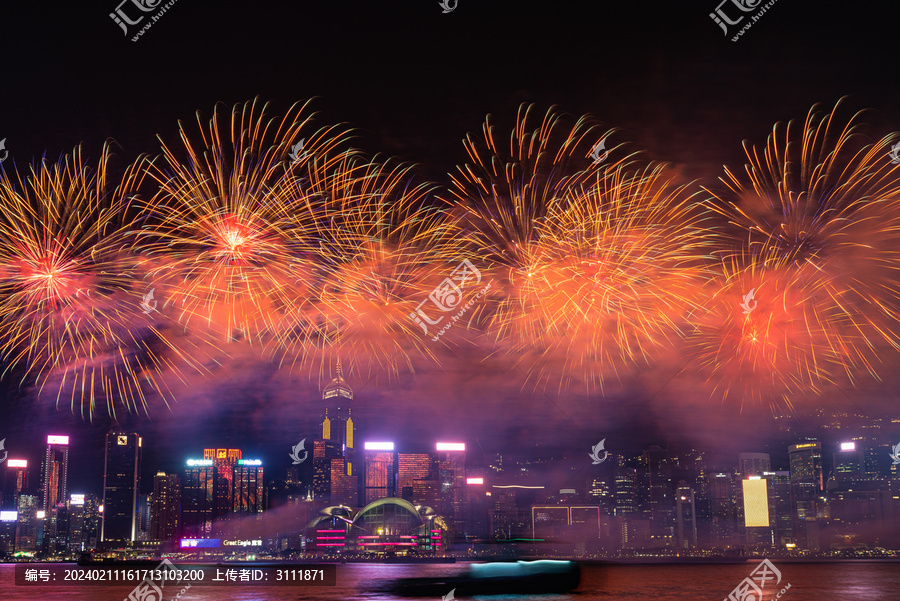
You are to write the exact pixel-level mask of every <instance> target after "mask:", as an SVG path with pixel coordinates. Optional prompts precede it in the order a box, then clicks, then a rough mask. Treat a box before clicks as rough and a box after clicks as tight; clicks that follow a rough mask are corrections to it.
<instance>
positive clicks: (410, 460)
mask: <svg viewBox="0 0 900 601" xmlns="http://www.w3.org/2000/svg"><path fill="white" fill-rule="evenodd" d="M434 463H435V458H434V456H432V455H431V454H429V453H400V454H399V455H397V465H398V475H397V492H398V493H399V494H398V496H399V497H401V498H403V499H406V500H407V501H412V502H413V503H414V504H416V503H421V500H420V499H416V498H415V495H414V494H413V493H414V489H415V487H414V483H415V481H416V480H429V479H432V476H433V472H434V469H435V466H434Z"/></svg>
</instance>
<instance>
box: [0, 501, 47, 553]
mask: <svg viewBox="0 0 900 601" xmlns="http://www.w3.org/2000/svg"><path fill="white" fill-rule="evenodd" d="M3 513H6V512H3ZM13 513H14V514H15V513H16V512H13ZM46 515H47V514H46V512H45V511H44V510H43V509H41V506H40V505H39V500H38V497H37V496H35V495H21V496H19V507H18V514H17V516H16V523H13V524H12V526H13V536H14V538H15V551H16V552H20V553H36V552H37V551H38V550H40V549H41V547H42V546H43V536H44V519H45V516H46Z"/></svg>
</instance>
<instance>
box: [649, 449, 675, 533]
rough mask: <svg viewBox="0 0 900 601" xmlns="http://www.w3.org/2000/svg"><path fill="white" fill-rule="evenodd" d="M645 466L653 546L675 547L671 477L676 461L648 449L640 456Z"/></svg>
mask: <svg viewBox="0 0 900 601" xmlns="http://www.w3.org/2000/svg"><path fill="white" fill-rule="evenodd" d="M643 458H644V462H645V463H646V465H647V476H648V484H649V486H648V492H649V496H648V498H647V503H646V513H647V515H648V517H649V518H650V536H651V539H652V540H653V546H656V547H662V546H670V545H672V544H674V542H675V541H674V539H675V482H673V475H674V471H675V468H676V467H677V463H678V460H677V457H676V456H675V455H674V454H672V453H670V452H669V451H668V450H665V449H661V448H659V447H658V446H651V447H650V448H649V449H647V450H645V451H644V453H643Z"/></svg>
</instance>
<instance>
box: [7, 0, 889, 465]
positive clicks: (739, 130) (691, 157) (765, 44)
mask: <svg viewBox="0 0 900 601" xmlns="http://www.w3.org/2000/svg"><path fill="white" fill-rule="evenodd" d="M116 5H117V0H110V1H108V2H105V1H103V0H100V1H97V2H91V3H89V4H86V3H72V2H66V3H37V2H16V3H5V4H4V7H3V9H2V10H3V12H2V17H0V39H2V40H3V44H2V46H3V48H4V57H3V58H4V60H3V68H2V84H0V139H2V138H6V148H7V149H8V150H9V152H10V156H11V159H12V161H14V162H15V165H17V166H19V167H22V166H24V165H26V164H27V163H29V162H30V161H31V160H32V159H33V158H36V157H40V156H41V155H42V154H44V153H46V155H47V156H48V157H50V158H56V157H58V156H59V155H60V154H61V153H63V152H67V151H70V150H71V149H72V148H73V146H75V145H76V144H78V143H79V142H84V143H85V144H86V147H87V149H88V150H89V151H91V150H93V151H94V152H95V153H96V151H97V149H99V147H100V145H101V144H102V142H103V141H104V140H105V139H107V138H114V139H115V140H116V141H117V142H118V143H119V144H120V145H121V147H122V150H121V154H122V158H123V159H124V161H123V162H126V161H130V160H133V159H134V158H136V157H137V156H138V155H139V154H141V153H145V152H146V153H156V152H157V151H158V142H157V140H156V138H155V136H156V135H157V134H159V135H161V136H162V137H163V138H164V139H166V140H172V139H174V138H175V135H176V131H177V121H178V120H179V119H181V120H186V121H193V120H194V112H195V111H197V110H201V111H202V112H203V113H204V114H205V115H209V113H210V112H211V109H212V107H213V106H214V105H215V103H217V102H223V103H225V104H226V105H229V106H230V105H232V104H234V103H237V102H242V101H245V100H249V99H251V98H253V97H255V96H259V97H260V98H261V99H263V100H267V101H271V102H272V103H273V105H274V107H275V108H276V112H277V110H283V109H285V108H286V107H288V106H289V105H290V104H292V103H294V102H296V101H298V100H305V99H307V98H310V97H314V96H315V97H318V100H317V102H316V104H315V108H316V109H317V110H319V111H320V112H321V113H322V117H321V119H322V122H323V123H336V122H346V123H349V124H350V125H352V126H354V127H357V128H359V130H360V132H361V134H362V138H361V140H360V142H359V144H360V146H362V147H363V148H365V149H366V150H368V151H370V152H373V153H375V152H381V153H386V154H388V155H393V156H398V157H400V158H403V159H405V160H409V161H413V162H417V163H419V164H420V165H421V169H420V172H421V173H422V174H423V175H424V176H425V177H428V178H431V179H433V180H436V181H438V182H440V183H445V182H446V181H447V178H446V174H447V173H448V172H450V171H452V170H453V168H454V165H455V164H456V163H458V162H461V161H463V160H464V157H465V155H464V152H463V147H462V144H461V143H460V142H461V140H462V138H463V137H464V135H465V134H466V133H467V132H469V131H479V130H480V127H481V123H482V121H483V119H484V116H485V115H486V114H487V113H493V114H495V115H496V116H497V117H498V119H499V120H500V122H501V123H504V124H507V126H509V125H511V123H512V121H513V119H514V117H515V113H516V108H517V107H518V105H519V104H520V103H523V102H535V103H537V104H538V105H539V107H540V108H541V110H544V109H546V108H548V107H549V106H551V105H558V106H559V108H560V109H561V110H563V111H567V112H569V113H572V114H575V115H581V114H584V113H591V114H592V115H594V116H595V117H596V118H598V119H599V120H600V121H601V122H602V123H603V125H604V126H606V127H618V128H621V129H622V130H623V132H624V133H623V136H624V137H625V138H627V139H628V140H629V141H631V142H632V143H633V144H634V145H635V147H637V148H641V149H644V150H645V151H646V152H647V155H648V156H649V157H650V158H653V159H659V160H665V161H670V162H673V163H675V164H676V165H677V166H678V167H679V169H680V172H681V174H682V175H683V176H685V177H687V178H706V179H707V180H714V179H715V177H717V176H718V175H719V173H720V169H721V166H722V165H723V164H730V165H740V164H741V160H742V150H741V141H742V140H743V139H750V140H752V141H754V142H764V140H765V137H766V135H767V134H768V133H769V131H770V130H771V127H772V125H773V124H774V123H775V122H776V121H779V120H788V119H793V118H802V117H804V116H805V115H806V113H807V111H808V110H809V108H810V107H811V106H812V105H813V104H814V103H817V102H821V103H824V104H825V105H826V106H831V105H833V104H834V103H835V102H836V101H837V100H838V99H839V98H841V97H842V96H848V97H849V98H848V100H847V102H848V106H849V107H850V109H851V110H852V111H856V110H862V109H871V113H870V114H869V117H868V119H867V123H868V124H869V125H871V127H872V128H873V130H874V131H876V132H880V133H879V135H883V134H884V133H887V132H889V131H895V130H900V85H898V83H897V78H896V69H895V68H894V66H893V65H894V64H895V62H896V61H895V58H896V56H897V35H896V12H895V8H894V7H893V6H892V5H891V4H890V3H884V2H852V3H850V2H817V3H810V2H799V1H797V0H778V2H776V3H775V4H774V6H773V7H772V8H771V9H769V11H768V12H767V13H766V14H765V15H763V17H762V18H761V19H760V20H759V21H758V22H757V23H755V24H754V25H753V27H752V28H751V29H750V30H748V31H747V32H746V33H745V34H744V35H743V37H742V38H741V39H740V40H739V41H737V42H732V41H731V40H730V35H729V37H725V36H724V35H723V33H722V31H721V29H720V28H719V27H718V26H717V25H716V24H715V23H714V22H713V21H712V19H710V17H709V13H710V12H712V11H713V10H714V9H715V8H716V0H709V1H699V2H688V3H686V2H654V1H645V2H631V1H629V2H542V3H537V2H512V1H508V2H499V1H498V2H495V1H490V0H479V1H477V2H476V1H475V0H459V3H458V6H457V8H456V9H455V10H454V11H453V12H451V13H449V14H442V13H441V9H440V7H439V6H438V1H437V0H421V1H417V2H346V1H341V0H335V1H329V2H318V3H313V2H296V1H287V2H266V1H256V2H236V1H228V0H224V1H217V2H203V1H200V0H178V1H177V2H176V3H175V4H174V6H172V7H171V8H170V9H169V10H168V12H167V13H166V14H164V15H163V16H162V18H161V19H160V20H159V21H158V22H157V23H155V24H154V26H153V27H152V28H151V29H149V30H148V31H147V32H146V33H145V34H144V35H143V36H142V37H141V38H140V39H139V40H138V41H137V42H132V41H131V40H130V36H131V35H133V33H130V34H129V36H128V37H126V36H124V35H123V33H122V30H121V29H120V28H119V27H118V26H117V25H116V24H115V23H114V22H113V21H112V19H110V17H109V16H108V15H109V13H110V12H112V11H113V10H114V9H115V7H116ZM138 29H139V27H133V28H132V32H136V31H137V30H138ZM507 130H508V127H507ZM4 168H6V169H11V168H12V162H7V163H5V164H4ZM472 355H474V353H473V354H472ZM230 361H231V363H230V364H229V365H228V368H227V376H225V375H224V374H219V377H218V379H217V380H216V381H215V383H211V382H204V383H202V384H201V383H194V382H192V383H191V385H190V386H188V387H187V388H186V389H185V390H184V391H182V393H183V394H182V396H181V399H182V400H181V402H180V403H179V405H177V406H176V407H174V408H173V411H172V412H165V411H163V412H160V413H157V414H155V415H154V416H153V420H152V421H148V420H147V419H146V418H129V419H128V420H126V423H128V425H130V426H132V427H135V428H137V429H139V430H141V431H142V432H146V436H147V438H148V441H152V443H151V444H150V446H149V447H148V450H147V460H148V461H147V463H148V465H150V464H151V463H152V464H154V465H159V466H160V467H163V468H166V469H171V468H173V467H175V465H177V464H178V463H180V461H181V460H182V459H183V458H185V457H187V456H188V455H192V454H197V453H198V451H199V450H200V449H201V448H202V446H203V445H207V444H208V445H215V446H240V447H243V448H244V449H245V450H246V452H247V453H248V454H249V455H254V454H258V455H260V456H264V457H265V458H266V459H267V460H271V461H280V460H282V459H284V458H283V457H282V455H284V454H285V453H286V452H287V449H288V446H289V444H288V443H289V441H293V442H290V444H293V443H295V442H296V441H298V440H299V439H300V438H302V437H304V436H307V437H311V436H312V433H311V432H310V428H311V425H312V421H313V420H314V419H315V418H317V417H318V406H317V404H316V401H315V399H316V396H317V394H318V393H317V390H316V386H315V385H314V384H310V383H308V382H306V381H299V383H298V381H297V380H292V379H291V377H290V376H289V375H288V374H286V373H284V372H283V371H282V372H278V371H277V370H275V369H274V368H272V367H271V366H270V365H269V364H267V363H265V362H263V361H260V360H258V359H255V358H254V357H253V356H252V353H247V354H246V355H245V354H242V351H241V350H238V351H236V352H235V353H233V356H232V357H231V359H230ZM508 369H509V365H508V364H506V363H504V362H502V361H499V362H498V363H495V364H492V363H490V362H480V361H475V360H470V355H469V354H467V353H466V352H465V351H461V352H460V353H459V355H458V356H455V357H453V358H445V361H444V362H443V363H442V364H441V365H440V366H438V367H429V368H423V369H422V370H421V371H420V372H419V374H418V377H417V378H416V379H415V380H413V379H411V378H410V379H408V380H407V381H405V382H403V383H401V384H399V385H397V384H395V385H393V386H392V387H388V386H382V385H380V384H374V383H370V382H367V381H352V382H351V384H352V385H353V386H354V388H355V389H356V390H357V399H358V413H359V415H360V419H361V421H364V422H365V423H366V425H367V428H368V431H369V432H370V433H371V435H372V436H373V437H390V438H395V439H398V440H401V439H406V440H410V441H414V440H416V439H419V438H420V437H421V438H424V439H430V438H434V437H438V436H444V437H448V438H460V437H467V438H469V440H473V439H477V440H478V444H481V445H483V446H484V447H486V448H493V449H503V448H508V447H510V446H514V445H519V446H522V445H526V444H527V443H530V442H531V441H533V440H540V441H543V442H544V443H545V444H548V445H551V446H553V445H556V446H557V447H564V446H566V444H568V442H569V440H572V437H571V436H569V435H570V434H571V433H574V432H577V436H575V437H574V438H575V439H577V440H573V442H572V444H576V443H577V444H579V445H581V444H582V443H583V442H589V441H590V444H593V443H594V442H596V440H595V439H597V440H599V439H600V438H601V437H603V435H604V434H607V433H609V432H612V431H616V430H617V429H618V430H617V431H620V432H622V433H624V432H626V431H627V432H629V434H628V439H629V441H631V442H633V441H634V440H635V439H638V438H643V439H644V440H646V441H654V440H655V441H657V442H660V443H665V442H666V441H668V440H676V439H677V440H681V441H682V442H684V443H685V444H698V445H702V444H706V445H715V444H718V443H721V444H725V443H726V442H727V443H728V444H729V445H731V447H734V448H733V450H734V451H738V450H750V451H752V450H756V449H758V448H759V446H760V445H761V444H762V441H763V440H764V439H765V433H764V430H761V429H760V426H757V424H756V422H755V420H756V419H762V418H761V417H759V416H756V415H753V414H748V413H747V412H745V413H743V414H739V413H737V412H736V411H734V408H725V409H722V410H721V411H720V408H719V407H714V408H713V410H711V411H707V410H705V409H698V408H697V406H688V407H687V408H681V409H679V410H677V411H676V410H670V409H669V408H670V407H671V405H672V397H674V396H677V395H678V394H680V393H683V392H684V390H674V389H668V390H667V388H666V382H667V381H666V379H665V377H662V376H660V375H659V374H653V376H652V378H651V377H649V376H648V380H647V381H643V380H641V379H638V381H636V382H632V383H631V386H629V387H626V388H627V389H626V390H625V391H623V392H621V393H618V396H616V395H613V396H611V397H610V398H607V399H598V398H596V397H594V398H587V399H585V398H572V397H568V396H565V395H556V394H553V393H532V392H531V389H529V388H526V389H525V390H524V391H521V388H522V384H521V382H520V381H519V380H518V379H517V378H508V377H505V376H499V377H498V375H497V374H504V373H507V372H506V371H504V370H508ZM5 386H6V389H7V392H8V394H7V397H6V398H7V400H6V401H5V402H4V404H3V407H2V409H0V423H4V424H7V425H5V426H3V430H4V431H3V432H0V436H2V435H3V434H5V435H6V437H7V439H8V443H7V448H13V442H14V441H15V440H16V439H19V440H21V439H22V438H25V439H27V440H28V442H27V443H26V447H28V448H29V449H30V451H29V452H30V453H31V457H32V459H34V460H37V458H38V457H37V455H36V452H35V451H36V449H38V448H39V447H40V441H41V440H42V439H43V435H44V434H46V433H47V430H48V429H49V428H51V427H53V428H56V429H58V430H60V429H61V430H68V431H70V432H72V434H73V436H79V437H80V438H81V442H79V443H78V444H77V445H74V446H73V449H72V450H73V461H74V460H76V459H75V456H76V455H78V456H80V457H82V458H83V459H84V460H83V461H80V460H79V463H80V464H88V465H90V464H94V465H96V461H97V460H98V458H99V455H98V449H99V447H100V444H99V436H100V435H101V434H102V432H104V431H105V428H106V427H107V425H108V422H106V421H105V420H104V418H103V416H100V417H99V418H98V419H96V420H95V424H93V425H90V424H86V423H84V422H83V421H82V420H81V418H80V417H73V416H72V415H71V414H69V413H68V411H67V410H66V408H63V409H61V410H60V411H59V412H57V411H56V410H55V408H53V407H52V405H47V404H40V405H38V404H36V403H34V401H33V399H32V396H31V395H30V393H29V392H28V391H20V390H18V389H16V385H15V382H11V381H10V379H9V378H7V379H6V380H5ZM894 388H895V387H894V386H893V384H891V383H888V384H885V385H884V386H881V387H875V388H874V389H873V390H872V391H871V392H866V391H854V392H853V393H852V395H850V396H848V395H846V394H844V393H841V394H835V395H834V396H833V398H831V399H829V402H830V403H833V404H835V405H837V406H842V404H846V405H853V404H857V403H858V404H859V405H861V406H868V402H869V398H870V397H871V398H877V399H885V398H891V397H892V393H891V391H892V390H893V389H894ZM851 397H852V398H851ZM720 413H721V415H720ZM701 414H702V415H703V419H702V420H701V419H700V417H699V416H700V415H701ZM738 422H740V424H741V425H740V428H742V429H744V430H746V432H748V434H746V436H747V437H748V438H747V439H746V441H747V442H746V444H743V443H737V442H734V440H733V438H734V436H725V435H723V431H728V432H732V430H730V429H729V428H731V427H735V428H737V427H738V426H737V425H735V424H737V423H738ZM763 423H764V422H763ZM698 424H699V425H698ZM413 432H415V434H414V435H413V434H412V433H413ZM561 438H563V439H566V443H565V444H564V443H561V442H559V441H560V439H561ZM282 439H284V440H283V441H282ZM294 439H296V440H294ZM582 439H583V440H582ZM726 439H729V440H726ZM275 441H277V444H276V442H275ZM623 444H624V443H623ZM607 446H608V447H609V446H610V445H609V443H608V444H607ZM738 447H741V448H738ZM743 447H749V448H743ZM281 450H284V451H285V453H281V452H280V451H281ZM279 466H280V464H279ZM278 471H281V468H280V467H279V468H278ZM91 477H93V476H91ZM85 479H86V480H89V478H88V476H85Z"/></svg>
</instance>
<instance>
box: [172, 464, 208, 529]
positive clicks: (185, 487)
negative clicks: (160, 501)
mask: <svg viewBox="0 0 900 601" xmlns="http://www.w3.org/2000/svg"><path fill="white" fill-rule="evenodd" d="M215 492H216V466H215V465H214V464H213V460H212V459H188V460H187V464H186V467H185V469H184V477H183V478H182V482H181V535H182V537H184V538H204V537H209V536H210V535H211V534H212V528H213V522H214V521H215V519H216V496H215Z"/></svg>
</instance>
